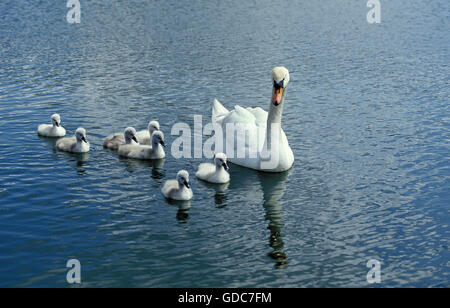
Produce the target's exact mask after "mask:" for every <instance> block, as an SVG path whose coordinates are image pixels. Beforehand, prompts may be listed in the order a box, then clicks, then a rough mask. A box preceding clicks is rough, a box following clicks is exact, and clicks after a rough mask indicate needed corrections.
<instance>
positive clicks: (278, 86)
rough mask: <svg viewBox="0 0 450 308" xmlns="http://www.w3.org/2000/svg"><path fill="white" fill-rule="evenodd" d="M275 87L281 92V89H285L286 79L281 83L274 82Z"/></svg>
mask: <svg viewBox="0 0 450 308" xmlns="http://www.w3.org/2000/svg"><path fill="white" fill-rule="evenodd" d="M273 86H274V88H275V89H276V90H279V89H280V88H284V78H283V80H281V81H280V82H276V81H275V80H274V81H273Z"/></svg>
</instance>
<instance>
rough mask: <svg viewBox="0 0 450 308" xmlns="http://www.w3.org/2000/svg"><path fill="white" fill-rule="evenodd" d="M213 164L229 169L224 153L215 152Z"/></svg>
mask: <svg viewBox="0 0 450 308" xmlns="http://www.w3.org/2000/svg"><path fill="white" fill-rule="evenodd" d="M214 164H215V165H216V166H217V167H224V168H225V170H229V169H230V167H228V164H227V156H226V155H225V154H224V153H217V154H216V155H215V156H214Z"/></svg>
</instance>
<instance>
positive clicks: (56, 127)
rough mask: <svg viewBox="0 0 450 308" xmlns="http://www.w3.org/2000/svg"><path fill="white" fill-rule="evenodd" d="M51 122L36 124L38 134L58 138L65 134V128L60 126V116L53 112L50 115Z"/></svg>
mask: <svg viewBox="0 0 450 308" xmlns="http://www.w3.org/2000/svg"><path fill="white" fill-rule="evenodd" d="M51 119H52V124H41V125H39V126H38V131H37V132H38V135H39V136H42V137H52V138H59V137H64V136H65V135H66V130H65V129H64V127H62V126H61V117H60V116H59V114H56V113H55V114H54V115H52V117H51Z"/></svg>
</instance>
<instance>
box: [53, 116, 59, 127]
mask: <svg viewBox="0 0 450 308" xmlns="http://www.w3.org/2000/svg"><path fill="white" fill-rule="evenodd" d="M52 123H53V126H56V127H59V126H60V125H61V117H60V116H59V114H57V113H55V114H54V115H52Z"/></svg>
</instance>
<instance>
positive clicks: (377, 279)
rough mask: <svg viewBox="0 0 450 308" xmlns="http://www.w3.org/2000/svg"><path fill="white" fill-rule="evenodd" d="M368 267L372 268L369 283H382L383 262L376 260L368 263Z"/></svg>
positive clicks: (369, 273) (368, 276)
mask: <svg viewBox="0 0 450 308" xmlns="http://www.w3.org/2000/svg"><path fill="white" fill-rule="evenodd" d="M366 266H367V267H368V268H370V270H369V272H368V273H367V276H366V278H367V282H368V283H370V284H374V283H381V262H380V261H378V260H376V259H370V260H369V261H367V264H366Z"/></svg>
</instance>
